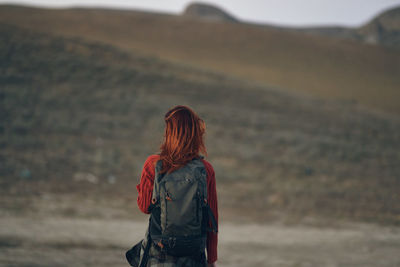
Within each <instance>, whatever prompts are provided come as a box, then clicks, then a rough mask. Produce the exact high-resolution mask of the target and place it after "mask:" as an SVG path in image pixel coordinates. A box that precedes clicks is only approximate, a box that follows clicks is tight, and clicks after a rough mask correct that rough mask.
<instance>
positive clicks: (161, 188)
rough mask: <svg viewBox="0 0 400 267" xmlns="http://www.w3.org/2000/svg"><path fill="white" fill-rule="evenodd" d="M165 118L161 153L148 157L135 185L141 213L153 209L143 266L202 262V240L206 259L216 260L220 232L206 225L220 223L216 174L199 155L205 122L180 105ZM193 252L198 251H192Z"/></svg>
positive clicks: (196, 263)
mask: <svg viewBox="0 0 400 267" xmlns="http://www.w3.org/2000/svg"><path fill="white" fill-rule="evenodd" d="M165 122H166V129H165V135H164V142H163V144H162V145H161V152H160V154H159V155H152V156H150V157H148V158H147V160H146V162H145V164H144V166H143V171H142V176H141V180H140V183H139V184H138V185H137V190H138V193H139V194H138V199H137V202H138V206H139V208H140V210H141V211H143V212H144V213H150V212H151V213H152V215H151V216H152V219H151V220H153V221H155V222H153V226H151V227H150V228H149V230H150V231H149V232H150V233H151V234H150V237H153V238H152V239H153V242H151V246H150V251H149V261H148V265H147V266H161V265H160V264H162V266H205V265H206V261H205V253H204V248H203V249H196V248H201V247H202V245H201V244H203V242H204V241H206V245H205V244H204V246H203V247H207V262H208V263H209V264H214V263H215V261H216V260H217V243H218V236H217V233H216V232H207V233H206V232H205V229H206V228H207V227H210V226H213V224H212V221H213V220H212V217H215V224H216V225H215V227H217V223H218V204H217V193H216V183H215V173H214V170H213V168H212V166H211V164H210V163H209V162H208V161H206V160H204V159H203V158H202V157H200V156H199V152H200V151H201V152H203V154H206V149H205V146H204V142H203V134H204V132H205V124H204V122H203V121H202V120H201V119H200V118H199V117H198V116H197V115H196V114H195V113H194V112H193V111H192V110H191V109H189V108H187V107H184V106H177V107H175V108H173V109H171V110H170V111H168V112H167V114H166V115H165ZM198 200H199V201H198ZM200 200H201V201H200ZM207 208H208V209H207ZM206 210H208V213H207V212H204V211H206ZM208 214H210V215H211V216H210V217H211V218H210V217H207V215H208ZM213 215H214V216H213ZM153 217H154V218H156V219H153ZM203 217H204V220H202V219H201V218H203ZM158 220H159V221H158ZM199 222H200V224H198V223H199ZM150 225H151V224H150ZM199 227H201V228H199ZM215 230H216V229H215ZM185 242H186V243H185ZM190 247H192V248H193V249H192V250H190V249H189V248H190ZM197 250H199V251H200V252H201V253H194V252H193V253H192V252H191V251H197ZM164 264H167V265H164Z"/></svg>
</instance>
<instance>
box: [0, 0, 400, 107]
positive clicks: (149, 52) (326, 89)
mask: <svg viewBox="0 0 400 267" xmlns="http://www.w3.org/2000/svg"><path fill="white" fill-rule="evenodd" d="M0 22H1V23H3V24H7V25H15V26H18V27H22V28H25V29H27V30H35V31H39V32H43V33H48V34H54V35H58V36H63V37H67V38H70V37H72V38H80V39H83V40H88V41H91V42H101V43H104V44H108V45H112V46H115V47H117V48H118V49H122V50H124V51H126V52H127V53H136V54H137V53H139V54H142V55H146V56H151V57H159V58H161V59H164V60H167V61H170V62H174V63H177V64H181V65H187V66H192V67H195V68H202V69H207V70H210V71H212V72H217V73H222V74H224V75H228V76H234V77H239V78H240V79H242V80H247V81H249V82H252V83H258V84H261V85H267V86H268V85H269V86H274V87H279V88H282V89H284V90H289V91H292V92H300V93H307V94H311V95H313V96H317V97H322V98H323V99H334V100H337V101H344V102H351V103H359V104H361V105H364V106H366V107H369V108H371V109H377V110H384V111H386V112H392V113H396V114H397V113H398V112H400V106H399V102H398V101H397V99H399V98H400V91H399V90H398V88H399V84H400V75H399V69H400V54H399V53H398V50H397V49H394V48H393V49H391V48H387V47H382V46H376V45H368V44H364V43H360V42H358V41H352V40H339V39H332V38H328V37H324V36H319V35H318V36H315V35H312V36H310V35H309V34H305V33H300V32H293V31H282V30H279V29H274V28H271V27H259V26H257V25H249V24H245V23H225V22H212V23H210V22H204V21H202V20H199V19H197V18H192V17H190V16H174V15H165V14H156V13H146V12H138V11H128V10H124V11H121V10H105V9H63V10H52V9H39V8H27V7H20V6H7V5H3V6H1V7H0Z"/></svg>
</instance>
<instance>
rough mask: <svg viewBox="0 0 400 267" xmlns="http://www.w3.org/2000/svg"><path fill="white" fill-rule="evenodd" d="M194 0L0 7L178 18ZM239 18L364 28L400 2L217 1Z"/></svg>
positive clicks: (58, 0) (88, 0) (41, 1)
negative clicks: (91, 9) (126, 12)
mask: <svg viewBox="0 0 400 267" xmlns="http://www.w3.org/2000/svg"><path fill="white" fill-rule="evenodd" d="M191 2H193V1H191V0H79V1H77V0H8V1H7V0H0V3H11V4H27V5H31V6H32V5H33V6H41V7H53V8H63V7H72V6H85V7H108V8H118V9H140V10H148V11H158V12H163V13H174V14H178V13H180V12H182V11H183V10H184V8H185V7H186V6H187V5H188V4H189V3H191ZM196 2H203V3H209V4H214V5H216V6H219V7H221V8H223V9H224V10H225V11H227V12H228V13H230V14H231V15H233V16H235V17H236V18H238V19H240V20H243V21H247V22H255V23H269V24H276V25H282V26H314V25H321V26H326V25H340V26H352V27H356V26H360V25H362V24H363V23H365V22H367V21H368V20H370V19H371V18H372V17H374V16H375V15H377V14H378V13H380V12H382V11H384V10H386V9H387V8H392V7H394V6H400V0H215V1H202V0H200V1H196Z"/></svg>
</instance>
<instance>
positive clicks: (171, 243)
mask: <svg viewBox="0 0 400 267" xmlns="http://www.w3.org/2000/svg"><path fill="white" fill-rule="evenodd" d="M175 245H176V238H174V237H170V238H168V247H169V248H174V247H175Z"/></svg>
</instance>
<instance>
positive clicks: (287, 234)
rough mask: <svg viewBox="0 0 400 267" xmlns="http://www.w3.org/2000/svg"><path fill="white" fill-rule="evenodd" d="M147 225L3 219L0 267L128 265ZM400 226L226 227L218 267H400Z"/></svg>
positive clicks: (83, 220)
mask: <svg viewBox="0 0 400 267" xmlns="http://www.w3.org/2000/svg"><path fill="white" fill-rule="evenodd" d="M145 228H146V221H143V220H142V221H131V220H125V219H117V220H111V219H74V218H64V217H51V218H48V217H47V218H44V217H40V216H39V217H36V218H30V219H27V218H26V217H16V216H7V217H3V218H1V219H0V266H31V267H35V266H52V267H55V266H76V267H79V266H97V267H100V266H121V267H122V266H128V264H127V263H126V261H125V258H124V253H125V251H126V249H128V248H129V247H130V246H131V245H133V244H134V243H136V242H137V241H139V240H140V239H141V238H142V237H143V235H144V231H145ZM399 251H400V228H399V227H383V226H377V225H368V224H346V225H342V226H340V227H338V226H335V227H334V228H333V227H331V228H326V227H324V228H319V227H312V226H283V225H255V224H241V225H240V224H233V223H228V222H226V223H223V224H221V225H220V237H219V260H218V266H221V267H222V266H231V267H235V266H319V267H320V266H329V267H335V266H338V267H339V266H340V267H342V266H363V267H368V266H374V267H375V266H393V267H394V266H400V253H399Z"/></svg>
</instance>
